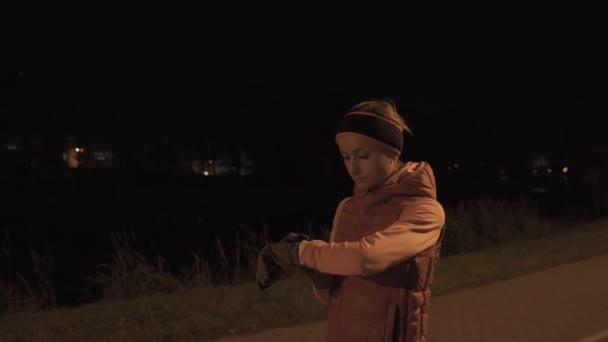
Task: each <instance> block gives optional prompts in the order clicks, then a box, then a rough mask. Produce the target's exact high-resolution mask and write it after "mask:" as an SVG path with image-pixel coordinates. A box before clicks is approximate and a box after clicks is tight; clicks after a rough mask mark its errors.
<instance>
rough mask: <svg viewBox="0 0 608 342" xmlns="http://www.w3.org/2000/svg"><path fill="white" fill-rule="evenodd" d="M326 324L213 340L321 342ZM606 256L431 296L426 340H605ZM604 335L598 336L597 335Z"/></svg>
mask: <svg viewBox="0 0 608 342" xmlns="http://www.w3.org/2000/svg"><path fill="white" fill-rule="evenodd" d="M325 328H326V325H325V322H324V321H323V322H318V323H314V324H306V325H300V326H292V327H286V328H279V329H272V330H267V331H263V332H260V333H256V334H248V335H240V336H235V337H226V338H222V339H219V340H216V341H217V342H245V341H248V342H262V341H281V342H283V341H287V342H322V341H324V335H325ZM606 332H608V255H603V256H598V257H594V258H591V259H586V260H583V261H579V262H575V263H570V264H566V265H562V266H558V267H554V268H551V269H548V270H545V271H541V272H537V273H533V274H529V275H525V276H521V277H517V278H513V279H510V280H506V281H501V282H496V283H493V284H489V285H484V286H481V287H478V288H475V289H469V290H465V291H461V292H456V293H452V294H447V295H444V296H438V297H434V298H433V300H432V301H431V307H430V322H429V339H428V341H429V342H443V341H450V342H477V341H479V342H487V341H493V342H503V341H504V342H507V341H509V342H511V341H522V342H523V341H534V342H544V341H547V342H555V341H564V342H566V341H582V340H583V339H584V338H588V337H590V336H593V335H595V336H596V337H594V338H591V339H589V341H587V340H586V341H585V342H591V341H608V334H606ZM599 336H603V337H599Z"/></svg>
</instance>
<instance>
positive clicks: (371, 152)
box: [336, 134, 396, 190]
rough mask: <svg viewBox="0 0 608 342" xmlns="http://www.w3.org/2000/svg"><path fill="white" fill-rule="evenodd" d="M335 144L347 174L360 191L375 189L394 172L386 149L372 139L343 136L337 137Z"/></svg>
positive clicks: (362, 136) (349, 135)
mask: <svg viewBox="0 0 608 342" xmlns="http://www.w3.org/2000/svg"><path fill="white" fill-rule="evenodd" d="M336 142H337V144H338V147H339V149H340V153H341V154H342V158H344V165H345V166H346V170H347V171H348V174H349V175H350V177H351V178H352V180H353V181H354V182H355V185H356V186H357V187H358V188H360V189H362V190H371V189H373V188H375V187H376V186H378V185H380V184H381V183H383V182H384V181H385V180H386V179H387V178H388V177H389V176H390V175H391V174H392V173H393V172H394V171H395V170H396V167H395V163H394V162H393V161H392V160H391V158H390V157H389V156H388V154H387V152H386V148H384V147H383V146H382V145H381V144H380V143H379V142H377V141H375V140H374V139H371V138H368V137H366V136H364V135H355V134H344V135H340V136H338V137H337V138H336Z"/></svg>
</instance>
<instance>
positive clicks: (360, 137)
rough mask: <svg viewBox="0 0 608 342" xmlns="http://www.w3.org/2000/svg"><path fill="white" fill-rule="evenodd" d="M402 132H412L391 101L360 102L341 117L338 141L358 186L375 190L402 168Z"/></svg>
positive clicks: (346, 164)
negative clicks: (400, 158) (400, 160)
mask: <svg viewBox="0 0 608 342" xmlns="http://www.w3.org/2000/svg"><path fill="white" fill-rule="evenodd" d="M403 131H407V132H409V133H411V130H410V129H409V127H408V126H407V125H406V123H405V120H403V118H402V117H401V115H399V113H398V112H397V108H396V106H395V104H394V103H393V102H392V101H390V100H370V101H365V102H361V103H358V104H357V105H355V106H354V107H353V108H351V110H350V111H349V112H348V113H347V114H346V115H345V116H344V117H343V118H342V121H341V122H340V124H339V126H338V131H337V134H336V143H337V144H338V147H339V150H340V153H341V154H342V157H343V159H344V164H345V166H346V169H347V171H348V173H349V175H350V177H351V178H352V179H353V181H354V182H355V185H356V186H357V187H359V188H361V189H364V190H370V189H373V188H375V187H376V186H378V185H380V184H381V183H382V182H384V181H385V180H386V178H388V177H389V176H390V175H391V174H392V173H393V172H395V171H396V170H397V169H398V168H399V166H400V162H399V156H400V154H401V150H402V148H403Z"/></svg>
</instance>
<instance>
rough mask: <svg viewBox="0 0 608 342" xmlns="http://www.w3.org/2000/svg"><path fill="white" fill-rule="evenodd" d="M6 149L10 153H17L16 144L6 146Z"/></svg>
mask: <svg viewBox="0 0 608 342" xmlns="http://www.w3.org/2000/svg"><path fill="white" fill-rule="evenodd" d="M4 148H6V149H7V150H9V151H15V150H17V145H15V144H4Z"/></svg>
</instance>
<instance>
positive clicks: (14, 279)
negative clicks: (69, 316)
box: [0, 230, 56, 313]
mask: <svg viewBox="0 0 608 342" xmlns="http://www.w3.org/2000/svg"><path fill="white" fill-rule="evenodd" d="M10 245H11V243H10V236H9V233H8V231H6V230H5V231H4V234H3V239H2V241H1V242H0V312H3V313H6V312H9V313H10V312H16V311H35V310H40V309H52V308H54V307H55V305H56V296H55V287H54V285H53V282H52V270H53V261H52V258H51V256H50V254H49V253H48V252H46V251H45V252H35V251H34V250H33V249H32V248H31V247H30V248H28V256H29V261H30V266H29V270H28V272H27V273H24V272H21V271H19V270H17V266H16V265H15V264H16V260H14V258H13V251H12V250H11V249H10Z"/></svg>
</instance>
